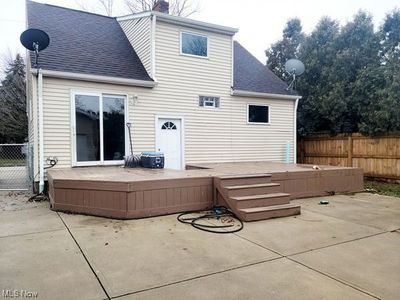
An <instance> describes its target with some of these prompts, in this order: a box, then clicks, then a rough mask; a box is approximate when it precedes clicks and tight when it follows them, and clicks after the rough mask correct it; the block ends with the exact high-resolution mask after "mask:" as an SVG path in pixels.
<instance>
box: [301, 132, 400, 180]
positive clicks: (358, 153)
mask: <svg viewBox="0 0 400 300" xmlns="http://www.w3.org/2000/svg"><path fill="white" fill-rule="evenodd" d="M298 163H305V164H317V165H333V166H345V167H359V168H362V169H364V175H365V176H370V177H380V178H387V179H395V180H399V179H400V135H391V136H380V137H367V136H363V135H361V134H352V135H339V136H335V137H330V136H321V135H319V136H310V137H307V138H303V139H300V141H299V147H298Z"/></svg>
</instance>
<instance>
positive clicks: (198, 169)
mask: <svg viewBox="0 0 400 300" xmlns="http://www.w3.org/2000/svg"><path fill="white" fill-rule="evenodd" d="M267 173H268V174H270V175H271V182H273V183H279V186H280V187H279V191H277V192H282V193H288V194H290V199H296V198H301V197H313V196H322V195H327V194H329V193H331V192H335V193H345V192H356V191H361V190H362V189H363V172H362V170H361V169H358V168H344V167H332V166H321V170H313V169H312V166H310V165H294V164H284V163H277V162H249V163H219V164H196V165H190V166H188V170H182V171H177V170H170V169H143V168H134V169H125V168H122V167H87V168H73V169H59V170H49V171H48V182H49V195H50V201H51V205H52V208H53V209H54V210H57V211H69V212H75V213H83V214H90V215H98V216H104V217H112V218H118V219H132V218H142V217H149V216H157V215H164V214H171V213H177V212H182V211H188V210H195V209H206V208H209V207H211V206H212V205H213V204H215V203H216V202H217V201H218V200H217V198H218V197H217V196H216V188H215V186H214V178H217V177H223V176H228V175H235V176H236V175H252V174H267Z"/></svg>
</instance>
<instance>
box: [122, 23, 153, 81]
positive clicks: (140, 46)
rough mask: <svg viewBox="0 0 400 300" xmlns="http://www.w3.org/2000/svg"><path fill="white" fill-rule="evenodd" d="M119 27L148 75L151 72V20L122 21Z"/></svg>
mask: <svg viewBox="0 0 400 300" xmlns="http://www.w3.org/2000/svg"><path fill="white" fill-rule="evenodd" d="M119 25H120V26H121V28H122V30H123V31H124V33H125V35H126V36H127V38H128V40H129V42H130V43H131V45H132V47H133V49H135V51H136V53H137V55H138V56H139V58H140V60H141V61H142V63H143V65H144V67H145V69H146V71H147V73H148V74H149V75H150V76H152V70H151V18H150V17H146V18H140V19H133V20H126V21H120V22H119Z"/></svg>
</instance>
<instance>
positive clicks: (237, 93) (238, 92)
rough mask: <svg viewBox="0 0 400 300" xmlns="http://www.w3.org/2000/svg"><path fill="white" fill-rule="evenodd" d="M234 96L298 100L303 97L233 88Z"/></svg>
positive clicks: (232, 93)
mask: <svg viewBox="0 0 400 300" xmlns="http://www.w3.org/2000/svg"><path fill="white" fill-rule="evenodd" d="M231 95H232V96H242V97H253V98H268V99H279V100H298V99H301V96H299V95H283V94H270V93H259V92H250V91H243V90H234V89H232V90H231Z"/></svg>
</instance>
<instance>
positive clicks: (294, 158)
mask: <svg viewBox="0 0 400 300" xmlns="http://www.w3.org/2000/svg"><path fill="white" fill-rule="evenodd" d="M299 100H300V98H297V99H296V101H295V103H294V112H293V163H294V164H297V106H298V105H299Z"/></svg>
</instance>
